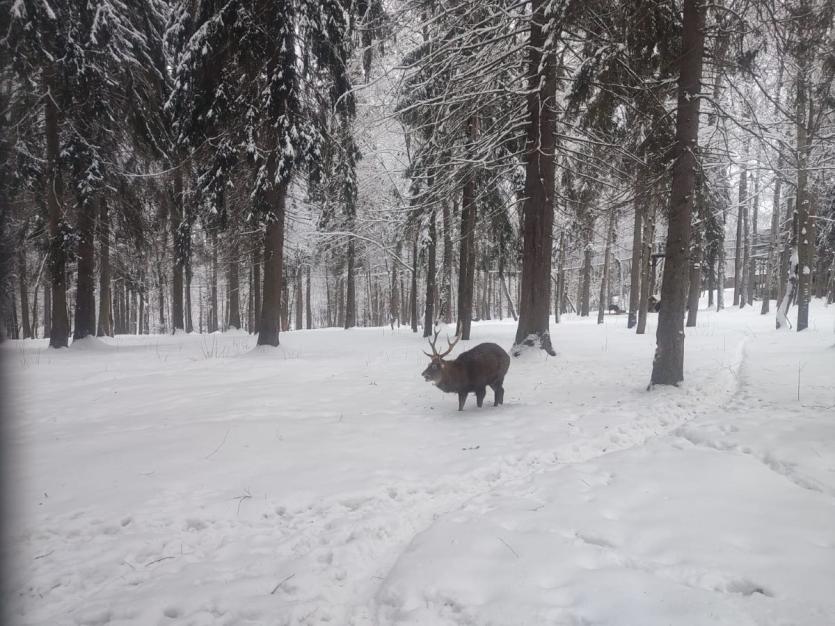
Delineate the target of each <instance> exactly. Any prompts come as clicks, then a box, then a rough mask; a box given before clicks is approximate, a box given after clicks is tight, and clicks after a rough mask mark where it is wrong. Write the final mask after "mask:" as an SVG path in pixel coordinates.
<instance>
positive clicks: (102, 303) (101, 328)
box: [96, 196, 113, 337]
mask: <svg viewBox="0 0 835 626" xmlns="http://www.w3.org/2000/svg"><path fill="white" fill-rule="evenodd" d="M96 335H98V336H99V337H112V336H113V320H112V319H111V317H110V216H109V214H108V210H107V200H106V198H104V196H102V197H101V198H99V321H98V326H97V327H96Z"/></svg>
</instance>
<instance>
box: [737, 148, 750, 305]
mask: <svg viewBox="0 0 835 626" xmlns="http://www.w3.org/2000/svg"><path fill="white" fill-rule="evenodd" d="M747 214H748V140H747V139H746V140H745V148H744V149H743V156H742V164H741V165H740V172H739V201H738V203H737V213H736V251H735V252H734V306H745V297H744V295H743V290H744V289H745V283H744V281H743V276H742V268H743V257H744V255H745V252H744V245H745V241H744V233H745V219H746V217H745V216H746V215H747Z"/></svg>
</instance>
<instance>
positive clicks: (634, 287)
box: [626, 175, 643, 328]
mask: <svg viewBox="0 0 835 626" xmlns="http://www.w3.org/2000/svg"><path fill="white" fill-rule="evenodd" d="M638 176H639V175H636V181H637V178H638ZM635 189H636V192H635V221H634V223H633V225H632V265H631V266H630V269H629V276H630V282H629V318H628V319H627V321H626V327H627V328H634V327H635V325H636V324H637V323H638V308H639V307H640V297H641V295H640V294H641V270H640V267H641V250H642V247H641V221H642V220H641V216H642V214H643V211H642V209H641V202H642V199H641V194H640V189H641V186H640V184H639V183H637V182H636V184H635Z"/></svg>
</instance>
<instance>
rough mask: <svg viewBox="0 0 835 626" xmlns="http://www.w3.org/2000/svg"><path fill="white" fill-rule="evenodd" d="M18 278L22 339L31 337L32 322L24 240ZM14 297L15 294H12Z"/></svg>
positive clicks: (19, 256)
mask: <svg viewBox="0 0 835 626" xmlns="http://www.w3.org/2000/svg"><path fill="white" fill-rule="evenodd" d="M17 279H18V285H19V286H20V322H21V334H22V335H23V336H22V337H21V338H22V339H31V338H32V336H33V334H32V324H30V323H29V290H28V286H27V284H26V281H27V279H28V275H27V272H26V247H25V245H24V241H21V242H20V246H19V247H18V249H17ZM11 297H12V299H14V294H11Z"/></svg>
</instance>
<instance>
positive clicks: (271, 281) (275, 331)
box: [258, 184, 287, 347]
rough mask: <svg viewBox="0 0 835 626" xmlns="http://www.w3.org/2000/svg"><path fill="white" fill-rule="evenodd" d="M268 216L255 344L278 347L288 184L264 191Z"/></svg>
mask: <svg viewBox="0 0 835 626" xmlns="http://www.w3.org/2000/svg"><path fill="white" fill-rule="evenodd" d="M265 195H266V198H265V199H266V200H267V203H268V206H270V207H272V215H271V219H270V220H269V221H268V222H267V228H266V231H265V233H264V289H263V294H264V299H263V302H262V304H261V322H260V323H259V325H258V345H259V346H274V347H275V346H278V339H279V338H278V336H279V332H280V329H281V292H282V284H281V283H282V274H283V271H284V207H285V202H286V198H287V186H286V185H283V184H279V185H276V186H274V187H273V188H271V189H269V190H268V191H267V192H266V194H265Z"/></svg>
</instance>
